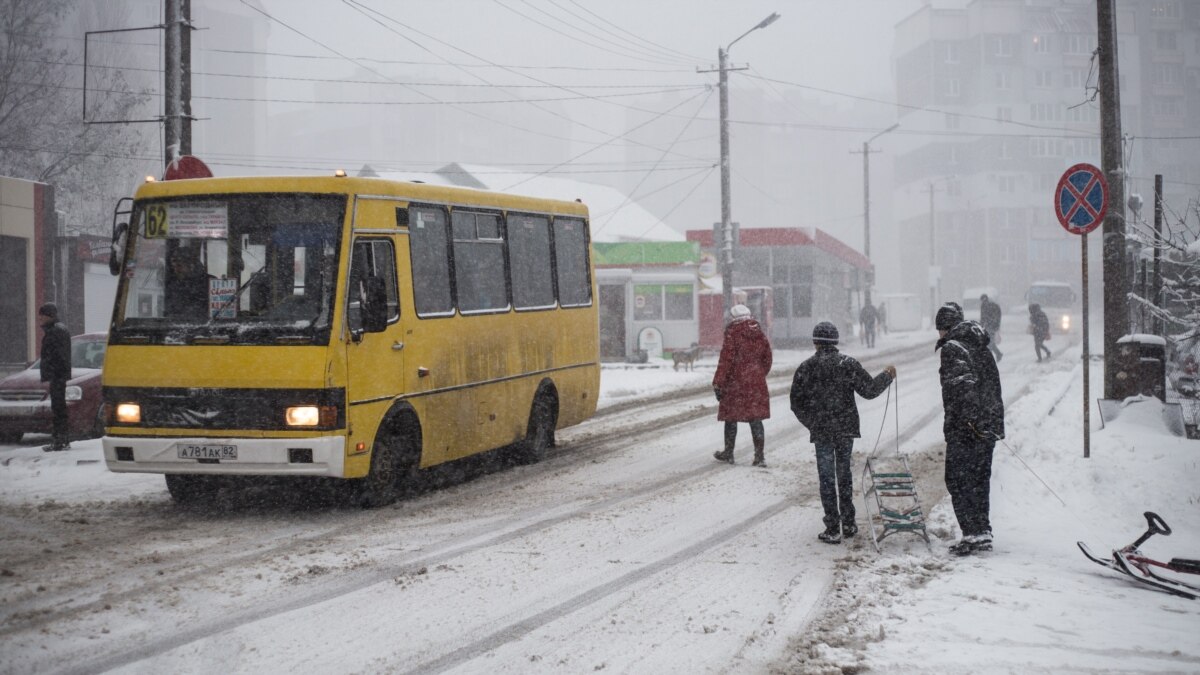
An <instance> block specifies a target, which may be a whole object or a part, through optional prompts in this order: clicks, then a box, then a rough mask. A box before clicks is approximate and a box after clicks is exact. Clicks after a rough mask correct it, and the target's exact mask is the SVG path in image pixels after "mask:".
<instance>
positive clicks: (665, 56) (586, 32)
mask: <svg viewBox="0 0 1200 675" xmlns="http://www.w3.org/2000/svg"><path fill="white" fill-rule="evenodd" d="M521 2H523V3H524V4H525V5H527V6H528V7H529V8H530V9H532V10H535V11H537V12H540V13H542V14H544V15H546V16H548V17H550V18H551V19H554V20H555V21H557V22H559V23H561V24H562V25H564V26H566V27H568V28H570V29H571V30H576V31H579V32H581V33H583V34H584V35H587V36H588V37H591V38H593V39H596V40H600V41H601V42H604V43H605V44H610V45H613V46H614V47H617V48H618V49H626V50H634V53H635V54H640V55H643V56H648V57H650V58H651V59H668V60H669V61H671V62H674V63H679V62H680V58H679V57H678V56H675V55H673V54H663V53H657V54H656V53H654V51H653V50H647V49H646V48H645V47H643V46H642V45H636V44H635V45H632V46H630V45H624V44H621V43H619V42H614V41H612V40H610V39H608V38H606V37H603V36H601V35H597V34H596V33H594V32H591V31H590V30H588V29H585V28H580V27H579V26H577V25H575V24H573V23H571V22H570V21H567V20H566V19H563V18H562V17H559V16H555V15H554V14H551V13H550V12H547V11H546V10H544V9H542V8H541V7H538V6H537V5H534V4H533V3H531V2H530V1H529V0H521ZM550 4H552V5H554V7H556V8H557V9H558V10H559V11H563V12H566V13H567V14H570V15H571V16H573V17H575V18H577V19H578V18H581V17H579V16H578V15H577V14H575V13H573V12H571V11H570V10H567V9H564V8H563V7H562V6H561V5H558V4H555V3H554V2H553V0H550ZM584 23H587V24H588V25H589V26H591V27H592V28H595V27H596V26H595V25H594V24H592V23H591V22H589V21H587V20H586V19H584ZM626 42H628V41H626ZM683 61H684V62H686V63H692V62H693V59H684V60H683Z"/></svg>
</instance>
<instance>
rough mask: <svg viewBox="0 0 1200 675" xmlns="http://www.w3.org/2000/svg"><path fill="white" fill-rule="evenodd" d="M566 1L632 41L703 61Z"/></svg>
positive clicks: (569, 0)
mask: <svg viewBox="0 0 1200 675" xmlns="http://www.w3.org/2000/svg"><path fill="white" fill-rule="evenodd" d="M567 1H568V2H570V3H571V4H572V5H575V6H576V7H578V8H579V9H581V10H583V11H585V12H587V13H588V14H591V15H592V16H594V17H596V18H597V19H599V20H600V21H603V22H604V23H606V24H608V25H610V26H612V27H613V28H616V29H617V30H619V31H621V32H622V33H625V34H626V35H628V36H630V37H632V38H634V39H636V40H638V41H639V42H645V43H646V44H648V45H652V46H654V47H658V48H659V49H662V50H665V51H668V52H672V53H674V54H677V55H678V56H681V57H683V58H685V59H691V60H697V61H703V60H704V59H701V58H699V57H696V56H693V55H691V54H687V53H684V52H681V51H679V50H676V49H671V48H670V47H667V46H664V45H660V44H658V43H657V42H654V41H652V40H648V39H646V38H644V37H642V36H640V35H637V34H635V33H632V32H630V31H628V30H626V29H624V28H622V27H620V26H618V25H617V24H615V23H613V22H612V21H609V20H608V19H605V18H604V17H602V16H600V15H599V14H597V13H595V12H593V11H592V10H590V9H588V8H587V7H584V6H583V5H582V4H580V3H579V2H577V1H576V0H567ZM551 3H552V4H553V0H551Z"/></svg>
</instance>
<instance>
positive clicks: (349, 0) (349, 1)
mask: <svg viewBox="0 0 1200 675" xmlns="http://www.w3.org/2000/svg"><path fill="white" fill-rule="evenodd" d="M342 2H343V3H344V4H346V5H347V6H349V7H351V8H352V9H354V10H356V11H358V12H359V13H360V14H362V15H363V16H366V17H367V18H369V19H371V20H372V21H374V22H375V23H376V24H379V25H380V26H382V27H383V28H384V29H385V30H387V31H389V32H391V33H393V34H395V35H397V36H399V37H401V38H402V39H404V40H406V41H408V42H410V43H411V44H413V45H415V46H416V47H418V48H420V49H422V50H424V51H426V52H428V53H429V54H432V55H433V56H435V57H438V58H442V57H441V56H440V55H439V54H436V53H435V52H434V51H433V50H431V49H429V48H428V47H426V46H425V45H422V44H420V43H419V42H417V41H416V40H414V39H412V38H411V37H409V36H407V35H405V34H403V33H401V32H399V31H397V30H395V29H394V28H392V27H390V26H387V25H386V24H384V23H383V22H382V21H380V18H382V19H386V20H387V21H388V22H390V23H393V24H396V25H397V26H400V27H402V28H404V29H406V30H408V31H411V32H413V33H416V34H417V35H420V36H422V37H425V38H427V39H430V40H433V41H435V42H437V43H438V44H441V45H444V46H446V47H449V48H450V49H453V50H455V51H458V52H461V53H463V54H466V55H467V56H469V57H471V58H473V59H477V60H479V61H482V62H485V63H490V61H489V60H488V59H486V58H484V57H482V56H479V55H477V54H473V53H471V52H469V51H467V50H465V49H463V48H461V47H459V46H457V45H454V44H451V43H449V42H446V41H445V40H441V39H439V38H437V37H436V36H433V35H430V34H429V33H425V32H423V31H420V30H418V29H416V28H414V27H412V26H410V25H408V24H405V23H404V22H402V21H400V20H398V19H396V18H395V17H392V16H390V15H388V14H386V13H384V12H381V11H379V10H377V9H373V8H371V7H368V6H367V5H365V4H363V3H362V2H359V0H342ZM372 14H373V15H375V16H371V15H372ZM376 17H379V18H376ZM464 72H466V71H464ZM468 74H469V75H471V76H472V77H475V78H477V79H480V80H483V81H485V82H486V81H487V80H485V79H484V78H482V77H481V76H479V75H477V74H474V73H468ZM513 74H514V75H518V76H520V77H524V78H527V79H530V80H533V81H534V82H538V83H539V84H546V85H551V86H555V87H557V88H560V89H562V90H563V91H567V92H570V93H572V94H578V92H575V91H572V90H571V89H568V88H564V87H562V86H561V85H556V84H553V83H551V82H548V81H546V80H542V79H539V78H537V77H534V76H532V75H528V74H526V73H519V72H514V73H513ZM595 100H597V101H600V102H604V103H611V102H610V101H606V100H605V99H595ZM614 105H618V106H619V107H622V108H627V109H631V110H637V111H639V112H644V113H648V114H654V115H656V117H659V116H661V114H660V113H658V112H657V111H650V110H646V109H643V108H637V107H634V106H626V105H623V104H614ZM534 107H538V106H534ZM538 109H539V110H542V111H543V112H545V113H547V114H550V115H553V116H555V117H559V118H561V119H564V120H567V121H569V122H572V123H573V124H578V125H580V126H582V127H584V128H585V129H589V130H591V131H594V132H596V133H599V134H601V135H602V136H609V135H611V134H610V132H607V131H604V130H602V129H598V128H596V127H593V126H591V125H589V124H586V123H583V122H580V121H579V120H577V119H575V118H572V117H569V116H566V115H564V114H563V113H560V112H558V111H555V110H547V109H544V108H540V107H538ZM630 142H631V143H633V144H634V145H642V146H644V147H647V148H651V149H653V150H657V151H661V150H662V149H661V148H659V147H657V146H654V145H650V144H647V143H642V142H640V141H637V140H636V139H630ZM676 154H679V155H680V156H682V157H687V158H688V159H693V160H695V159H699V158H697V157H694V156H690V155H685V154H682V153H676Z"/></svg>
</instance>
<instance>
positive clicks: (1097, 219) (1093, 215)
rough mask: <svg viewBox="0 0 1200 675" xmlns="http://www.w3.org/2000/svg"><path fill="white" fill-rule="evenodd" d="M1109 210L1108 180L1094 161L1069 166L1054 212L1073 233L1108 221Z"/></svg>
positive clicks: (1063, 177)
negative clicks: (1094, 164)
mask: <svg viewBox="0 0 1200 675" xmlns="http://www.w3.org/2000/svg"><path fill="white" fill-rule="evenodd" d="M1107 212H1108V181H1106V180H1104V173H1103V172H1102V171H1100V169H1098V168H1096V167H1095V166H1093V165H1091V164H1076V165H1075V166H1073V167H1071V168H1069V169H1067V170H1066V171H1065V172H1064V173H1063V175H1062V178H1060V179H1059V180H1058V187H1056V188H1055V189H1054V215H1056V216H1058V222H1059V223H1060V224H1062V226H1063V229H1064V230H1066V231H1067V232H1070V233H1071V234H1087V233H1088V232H1091V231H1092V230H1094V229H1096V228H1097V227H1099V226H1100V223H1102V222H1104V214H1105V213H1107Z"/></svg>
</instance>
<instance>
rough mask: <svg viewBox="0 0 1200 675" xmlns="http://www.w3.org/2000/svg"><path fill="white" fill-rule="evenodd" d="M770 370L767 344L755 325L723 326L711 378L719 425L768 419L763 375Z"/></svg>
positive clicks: (740, 321)
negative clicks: (715, 364) (723, 333)
mask: <svg viewBox="0 0 1200 675" xmlns="http://www.w3.org/2000/svg"><path fill="white" fill-rule="evenodd" d="M770 370H771V343H770V342H769V341H768V340H767V336H766V335H765V334H764V333H763V331H762V327H761V326H759V325H758V322H757V321H755V320H754V319H751V318H750V317H745V318H742V319H734V320H733V321H731V322H729V325H728V326H726V327H725V342H724V344H722V345H721V358H720V360H719V361H718V362H717V372H716V374H715V375H713V383H712V384H713V389H714V390H715V391H716V392H717V400H719V401H720V406H719V407H718V410H717V419H718V420H720V421H722V422H751V421H754V420H765V419H767V418H769V417H770V416H771V396H770V394H768V393H767V373H768V372H769V371H770Z"/></svg>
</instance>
